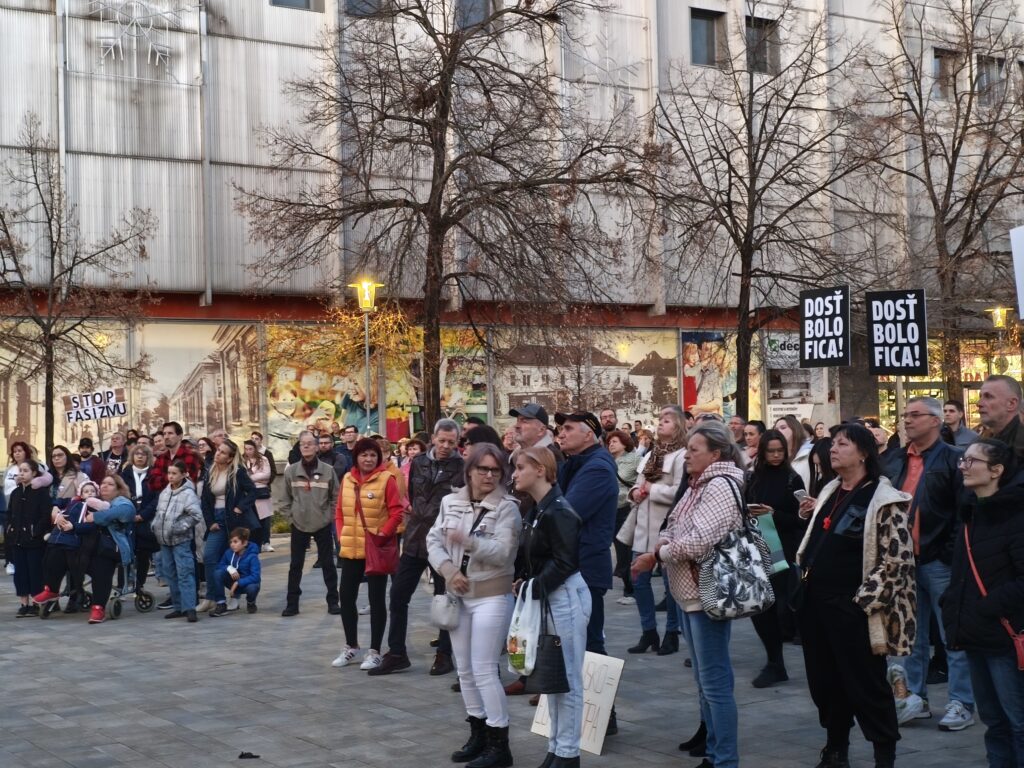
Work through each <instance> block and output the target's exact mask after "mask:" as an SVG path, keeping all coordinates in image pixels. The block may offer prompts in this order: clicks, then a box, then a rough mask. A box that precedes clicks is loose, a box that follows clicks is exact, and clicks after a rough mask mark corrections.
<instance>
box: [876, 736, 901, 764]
mask: <svg viewBox="0 0 1024 768" xmlns="http://www.w3.org/2000/svg"><path fill="white" fill-rule="evenodd" d="M872 746H873V747H874V748H875V768H895V766H896V744H895V742H892V741H876V742H874V743H873V745H872Z"/></svg>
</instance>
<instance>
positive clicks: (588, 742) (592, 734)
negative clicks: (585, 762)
mask: <svg viewBox="0 0 1024 768" xmlns="http://www.w3.org/2000/svg"><path fill="white" fill-rule="evenodd" d="M623 664H624V662H623V661H622V659H616V658H613V657H611V656H601V655H600V654H597V653H590V652H589V651H588V652H587V655H586V656H585V657H584V659H583V730H582V733H581V738H580V749H582V750H585V751H587V752H589V753H591V754H592V755H600V754H601V750H602V749H603V748H604V736H605V731H607V730H608V717H609V716H610V715H611V713H612V705H613V704H615V694H616V692H617V691H618V690H619V681H620V680H621V679H622V666H623ZM530 731H531V733H536V734H539V735H541V736H550V735H551V715H550V713H549V712H548V697H547V696H541V697H540V703H538V704H537V714H536V715H534V717H533V727H532V728H531V729H530Z"/></svg>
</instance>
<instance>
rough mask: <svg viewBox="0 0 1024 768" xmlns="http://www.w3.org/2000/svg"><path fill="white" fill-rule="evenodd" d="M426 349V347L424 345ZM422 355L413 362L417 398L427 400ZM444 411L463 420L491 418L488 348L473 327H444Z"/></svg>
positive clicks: (442, 392) (459, 420)
mask: <svg viewBox="0 0 1024 768" xmlns="http://www.w3.org/2000/svg"><path fill="white" fill-rule="evenodd" d="M420 348H421V349H422V347H420ZM421 370H422V369H421V368H420V358H419V357H418V356H417V357H416V358H415V359H414V360H413V361H412V365H411V373H412V378H413V382H414V386H415V395H416V399H415V401H411V400H410V401H408V402H409V404H410V406H411V404H412V403H413V402H415V403H422V402H423V389H422V373H421ZM440 371H441V414H442V415H443V416H446V417H448V418H451V419H455V420H456V421H458V422H459V423H460V424H461V423H462V422H463V421H465V419H466V418H467V417H469V416H478V417H480V418H482V419H484V421H486V420H487V350H486V348H485V346H484V345H483V344H482V343H481V342H480V339H479V338H477V335H476V332H475V331H473V329H472V328H442V329H441V366H440Z"/></svg>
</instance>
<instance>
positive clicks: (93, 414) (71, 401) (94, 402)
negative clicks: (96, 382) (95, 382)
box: [63, 387, 128, 424]
mask: <svg viewBox="0 0 1024 768" xmlns="http://www.w3.org/2000/svg"><path fill="white" fill-rule="evenodd" d="M63 399H64V418H66V419H67V423H68V424H77V423H78V422H80V421H92V420H93V419H110V418H113V417H114V416H127V415H128V403H127V402H126V398H125V391H124V387H117V388H113V387H106V388H104V389H98V390H96V391H95V392H83V393H81V394H78V395H64V398H63Z"/></svg>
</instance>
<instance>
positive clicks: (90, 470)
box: [78, 437, 107, 483]
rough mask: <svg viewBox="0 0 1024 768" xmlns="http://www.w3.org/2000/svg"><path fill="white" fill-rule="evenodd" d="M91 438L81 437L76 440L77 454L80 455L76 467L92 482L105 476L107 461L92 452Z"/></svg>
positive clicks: (98, 480)
mask: <svg viewBox="0 0 1024 768" xmlns="http://www.w3.org/2000/svg"><path fill="white" fill-rule="evenodd" d="M93 450H94V449H93V444H92V438H89V437H83V438H82V439H81V440H79V441H78V455H79V456H80V457H81V461H80V462H79V465H78V468H79V469H80V470H81V471H82V472H83V473H85V474H86V475H87V476H88V478H89V479H90V480H92V481H93V482H94V483H98V482H101V481H102V480H103V478H104V477H106V476H107V463H106V462H105V461H103V460H102V459H101V458H100V457H99V456H96V455H94V454H93Z"/></svg>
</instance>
